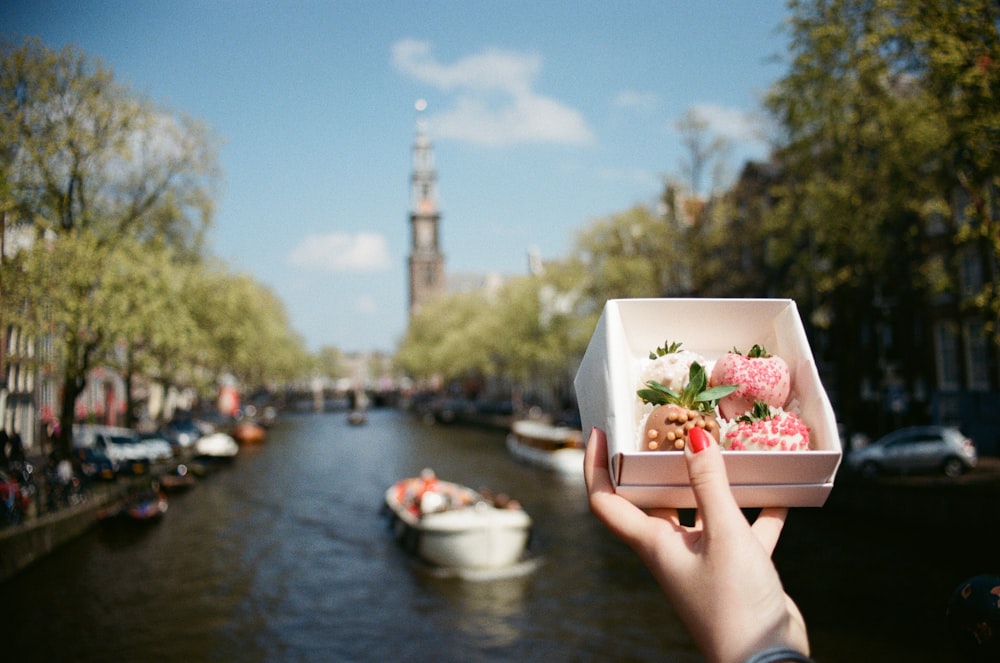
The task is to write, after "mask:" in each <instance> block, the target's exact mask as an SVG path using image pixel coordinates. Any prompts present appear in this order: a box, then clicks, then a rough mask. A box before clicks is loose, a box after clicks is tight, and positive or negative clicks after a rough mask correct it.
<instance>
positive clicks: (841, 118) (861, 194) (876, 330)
mask: <svg viewBox="0 0 1000 663" xmlns="http://www.w3.org/2000/svg"><path fill="white" fill-rule="evenodd" d="M790 7H791V9H792V17H791V20H790V23H789V25H790V30H791V37H792V39H791V61H790V68H789V71H788V73H787V74H786V75H785V77H783V78H782V79H781V80H780V81H779V82H778V83H777V84H776V86H775V87H774V88H773V90H772V91H771V93H770V94H769V95H768V98H767V107H768V109H769V110H770V111H771V113H772V114H773V116H774V118H775V119H776V120H777V123H778V124H779V125H780V126H781V128H782V129H783V131H784V137H783V140H782V142H781V144H780V146H779V149H778V150H777V152H776V155H775V158H776V162H777V164H778V165H779V167H780V168H781V170H782V184H781V185H780V186H778V187H776V188H775V189H774V195H775V198H776V200H777V201H778V202H777V204H776V205H775V207H774V209H773V211H772V214H771V216H770V218H769V219H768V220H767V221H766V223H767V224H769V226H770V227H771V228H773V229H775V230H776V231H777V230H778V229H780V230H781V232H780V233H777V232H776V233H775V234H774V235H773V236H772V246H771V248H772V249H773V251H774V254H775V255H779V256H784V258H785V259H786V260H787V263H786V271H787V274H788V278H789V283H790V284H791V287H790V288H789V293H790V294H791V295H792V296H795V297H796V299H798V300H799V302H800V305H802V306H803V307H804V308H805V309H806V310H805V313H806V318H807V320H822V321H823V324H824V325H826V326H827V329H826V337H827V338H828V339H829V340H830V348H829V357H828V358H830V359H835V358H840V359H841V360H840V361H836V362H835V363H834V364H833V366H834V368H835V370H836V372H837V376H836V384H837V385H838V387H839V388H838V389H837V393H838V395H839V397H840V399H841V405H842V406H843V409H844V410H846V411H848V412H851V413H858V412H859V411H861V409H862V407H863V404H862V403H860V402H859V401H860V398H861V396H860V391H861V385H864V384H868V385H869V386H870V387H871V388H872V389H875V390H877V389H879V388H882V387H884V386H885V381H886V380H889V379H897V378H901V379H902V380H903V381H905V382H906V383H908V384H909V385H915V384H918V383H923V384H932V383H933V382H934V379H933V372H934V368H935V367H934V366H933V364H932V363H931V362H914V361H912V360H911V359H910V358H912V357H918V356H923V357H930V356H933V348H932V338H931V335H930V334H928V333H926V332H927V330H926V321H927V320H928V319H929V318H930V315H929V307H930V305H931V302H932V301H933V299H934V297H935V296H940V295H942V294H945V295H948V296H952V297H953V296H954V293H955V284H957V283H958V280H959V279H958V278H956V277H957V274H958V273H957V270H956V269H955V260H954V258H950V257H947V256H949V255H954V251H952V250H948V249H946V250H944V251H942V250H941V247H940V246H939V244H940V242H941V239H942V238H943V237H955V238H957V239H958V240H959V242H962V241H963V239H962V233H961V232H956V233H950V234H948V233H942V232H941V231H940V228H941V226H942V224H944V225H945V226H947V225H948V224H950V223H951V219H952V218H953V215H952V213H951V210H952V201H953V200H955V194H956V190H957V188H958V187H959V186H960V185H961V186H962V187H963V188H965V190H966V192H967V194H968V196H969V197H971V198H973V199H975V197H976V196H979V199H980V200H987V199H992V200H993V201H994V203H995V193H994V194H992V198H989V197H987V191H989V190H991V187H990V182H994V183H995V181H996V180H995V178H996V175H997V172H998V171H997V168H996V166H997V161H996V155H997V149H998V142H997V140H996V135H997V133H996V128H997V127H998V126H1000V125H998V122H997V114H998V110H997V104H996V92H997V88H996V85H997V83H996V79H997V73H996V71H997V70H996V67H995V66H994V65H993V64H992V63H993V62H996V61H997V59H996V57H997V54H998V42H997V6H996V4H995V2H987V1H986V0H964V1H963V2H953V1H950V0H949V1H945V0H941V1H937V0H930V1H927V2H920V3H912V2H907V1H906V0H813V1H809V2H806V1H793V2H792V3H790ZM972 154H975V155H976V156H974V157H973V156H972ZM957 164H962V166H961V167H956V166H957ZM962 173H967V174H970V175H971V177H970V178H969V179H968V180H967V181H968V182H969V185H968V186H965V185H962V184H961V183H962V180H963V179H964V176H963V175H962ZM992 191H994V192H995V188H993V189H992ZM994 209H995V208H994ZM986 211H987V206H986V205H984V206H983V207H982V208H980V209H979V211H978V212H976V213H975V214H973V215H972V217H970V218H973V219H975V220H974V221H973V222H972V224H971V228H972V230H970V232H972V234H977V235H980V236H981V235H982V233H983V232H984V231H985V233H986V234H988V233H989V232H990V227H991V226H990V225H989V223H991V222H985V221H984V215H985V216H989V214H986ZM988 242H989V240H987V243H988ZM942 256H945V257H946V258H945V260H946V262H945V264H944V265H943V266H942V264H941V262H940V261H941V257H942ZM997 256H998V254H997V251H996V250H995V248H994V249H993V250H992V252H991V253H990V255H987V256H985V259H984V262H985V263H986V264H988V265H990V266H991V267H994V266H995V264H996V259H997ZM994 273H995V272H994ZM796 284H797V285H796ZM988 287H989V286H987V288H988ZM949 293H952V294H949ZM984 305H987V306H988V304H985V302H984ZM813 312H823V315H821V316H813V315H812V313H813ZM889 339H892V341H891V343H890V341H889ZM844 357H851V358H866V359H867V360H866V361H842V358H844ZM899 373H901V375H898V374H899ZM880 414H881V413H880ZM870 423H871V422H870ZM876 425H877V424H876Z"/></svg>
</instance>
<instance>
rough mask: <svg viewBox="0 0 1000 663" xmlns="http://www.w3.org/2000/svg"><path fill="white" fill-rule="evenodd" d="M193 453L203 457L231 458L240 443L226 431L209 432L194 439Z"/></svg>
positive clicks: (236, 451) (238, 448)
mask: <svg viewBox="0 0 1000 663" xmlns="http://www.w3.org/2000/svg"><path fill="white" fill-rule="evenodd" d="M194 451H195V455H197V456H200V457H204V458H233V457H235V456H236V454H238V453H239V451H240V445H239V444H237V443H236V440H235V439H233V437H232V436H231V435H227V434H226V433H209V434H208V435H203V436H201V437H199V438H198V439H197V440H195V443H194Z"/></svg>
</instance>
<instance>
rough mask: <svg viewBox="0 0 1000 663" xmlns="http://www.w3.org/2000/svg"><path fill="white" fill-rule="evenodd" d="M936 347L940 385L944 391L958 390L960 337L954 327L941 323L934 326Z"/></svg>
mask: <svg viewBox="0 0 1000 663" xmlns="http://www.w3.org/2000/svg"><path fill="white" fill-rule="evenodd" d="M934 341H935V342H934V345H935V346H936V350H937V352H936V354H937V357H936V359H937V373H938V385H939V386H940V387H941V389H944V390H951V391H954V390H957V389H958V388H959V383H958V365H959V364H958V337H957V335H956V333H955V329H954V327H953V326H952V325H950V324H948V323H945V322H939V323H937V324H936V325H935V326H934Z"/></svg>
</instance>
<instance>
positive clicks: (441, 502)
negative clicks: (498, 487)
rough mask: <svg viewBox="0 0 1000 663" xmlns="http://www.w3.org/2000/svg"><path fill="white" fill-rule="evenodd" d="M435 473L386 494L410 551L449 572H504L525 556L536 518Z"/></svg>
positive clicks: (395, 531) (397, 529) (393, 522)
mask: <svg viewBox="0 0 1000 663" xmlns="http://www.w3.org/2000/svg"><path fill="white" fill-rule="evenodd" d="M498 504H502V503H501V502H500V501H499V500H492V501H491V500H489V499H487V498H486V497H485V496H484V495H482V494H481V493H478V492H476V491H474V490H472V489H471V488H467V487H465V486H461V485H459V484H455V483H452V482H449V481H441V480H438V479H437V478H436V477H434V476H433V475H430V477H428V476H426V475H422V476H421V477H414V478H408V479H403V480H401V481H397V482H396V483H395V484H393V485H392V486H390V487H389V488H388V490H386V492H385V505H386V507H387V513H388V515H389V517H390V526H391V528H392V532H393V535H394V536H395V537H396V540H397V541H398V542H399V543H400V545H401V546H402V547H403V549H404V550H406V551H407V552H410V553H412V554H415V555H417V556H418V557H420V558H421V559H423V560H424V561H425V562H428V563H430V564H432V565H434V566H438V567H442V568H447V569H477V570H478V569H499V568H504V567H508V566H511V565H513V564H515V563H517V562H518V561H520V560H521V558H522V556H523V555H524V551H525V548H526V546H527V545H528V538H529V535H530V532H531V517H530V516H528V514H527V513H525V512H524V510H523V509H522V508H521V507H520V505H518V504H516V503H515V502H513V501H510V502H507V503H506V504H505V505H504V506H498Z"/></svg>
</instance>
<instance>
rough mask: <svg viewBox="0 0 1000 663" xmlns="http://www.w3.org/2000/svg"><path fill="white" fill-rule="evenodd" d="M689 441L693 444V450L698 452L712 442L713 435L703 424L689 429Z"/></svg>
mask: <svg viewBox="0 0 1000 663" xmlns="http://www.w3.org/2000/svg"><path fill="white" fill-rule="evenodd" d="M688 441H689V443H690V444H691V451H693V452H695V453H698V452H699V451H704V450H705V449H707V448H708V447H709V446H710V445H711V444H712V436H711V435H709V434H708V432H707V431H706V430H705V429H704V428H702V427H701V426H695V427H694V428H692V429H691V430H690V431H688Z"/></svg>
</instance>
